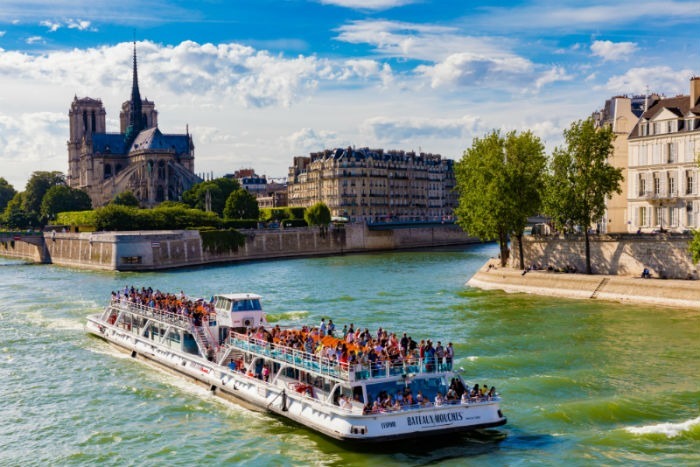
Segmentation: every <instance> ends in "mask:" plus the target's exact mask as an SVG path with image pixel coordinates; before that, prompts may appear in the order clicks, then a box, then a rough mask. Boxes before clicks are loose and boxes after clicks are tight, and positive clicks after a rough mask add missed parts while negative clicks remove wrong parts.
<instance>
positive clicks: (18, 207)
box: [2, 192, 39, 229]
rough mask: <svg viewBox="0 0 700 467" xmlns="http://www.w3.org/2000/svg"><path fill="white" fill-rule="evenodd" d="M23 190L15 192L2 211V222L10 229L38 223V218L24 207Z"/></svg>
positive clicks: (27, 226) (32, 225)
mask: <svg viewBox="0 0 700 467" xmlns="http://www.w3.org/2000/svg"><path fill="white" fill-rule="evenodd" d="M24 204H25V194H24V192H20V193H15V195H14V196H13V197H12V199H11V200H10V201H9V202H8V203H7V206H6V207H5V212H4V213H3V216H2V217H3V223H4V224H6V225H7V226H8V227H9V228H11V229H26V228H29V227H35V226H38V225H39V218H38V217H37V215H36V214H33V213H29V212H27V211H25V209H24V207H23V206H24Z"/></svg>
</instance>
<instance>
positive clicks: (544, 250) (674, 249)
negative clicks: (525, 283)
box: [509, 234, 698, 279]
mask: <svg viewBox="0 0 700 467" xmlns="http://www.w3.org/2000/svg"><path fill="white" fill-rule="evenodd" d="M691 238H692V236H691V235H689V234H687V235H681V234H640V235H637V234H616V235H591V236H590V248H591V268H592V272H593V273H595V274H608V275H617V276H639V275H641V273H642V271H643V270H644V268H648V269H649V270H650V271H651V274H652V275H653V276H654V277H665V278H668V279H687V278H689V277H690V278H694V279H697V278H698V273H697V265H695V264H693V261H692V258H691V256H690V253H689V252H688V245H689V242H690V240H691ZM523 252H524V257H525V266H526V267H530V266H532V265H533V264H536V265H540V266H541V267H543V268H545V269H546V268H547V267H548V266H551V267H553V268H554V269H565V268H566V267H567V266H570V267H574V268H575V269H576V270H577V271H585V269H586V256H585V240H584V237H583V235H576V236H568V237H564V236H526V237H523ZM509 264H510V266H511V267H513V268H518V267H519V250H518V243H517V242H516V241H513V242H512V251H511V255H510V262H509Z"/></svg>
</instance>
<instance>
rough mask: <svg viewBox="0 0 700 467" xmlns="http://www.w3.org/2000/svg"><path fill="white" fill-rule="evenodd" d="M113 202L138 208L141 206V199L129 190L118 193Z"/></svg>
mask: <svg viewBox="0 0 700 467" xmlns="http://www.w3.org/2000/svg"><path fill="white" fill-rule="evenodd" d="M111 204H118V205H120V206H130V207H132V208H137V207H138V206H139V199H138V198H137V197H136V195H134V194H133V193H132V192H131V191H129V190H127V191H122V192H121V193H118V194H117V195H116V196H115V197H114V199H113V200H112V202H111Z"/></svg>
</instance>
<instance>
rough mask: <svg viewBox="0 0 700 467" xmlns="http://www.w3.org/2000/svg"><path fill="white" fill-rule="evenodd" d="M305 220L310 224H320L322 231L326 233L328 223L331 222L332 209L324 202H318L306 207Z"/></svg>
mask: <svg viewBox="0 0 700 467" xmlns="http://www.w3.org/2000/svg"><path fill="white" fill-rule="evenodd" d="M304 220H306V223H307V224H309V225H318V226H319V227H320V228H321V233H322V234H325V232H326V230H327V228H328V224H330V223H331V210H330V209H328V206H326V204H325V203H323V202H318V203H316V204H314V205H313V206H310V207H308V208H307V209H306V212H305V213H304Z"/></svg>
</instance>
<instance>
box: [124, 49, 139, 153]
mask: <svg viewBox="0 0 700 467" xmlns="http://www.w3.org/2000/svg"><path fill="white" fill-rule="evenodd" d="M143 126H144V125H143V110H142V109H141V93H140V92H139V75H138V71H137V68H136V41H134V71H133V77H132V84H131V101H129V126H128V128H127V129H126V134H125V135H124V140H125V141H126V144H127V146H130V145H131V143H133V142H134V139H135V138H136V136H137V135H138V134H139V133H140V132H141V130H143Z"/></svg>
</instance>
